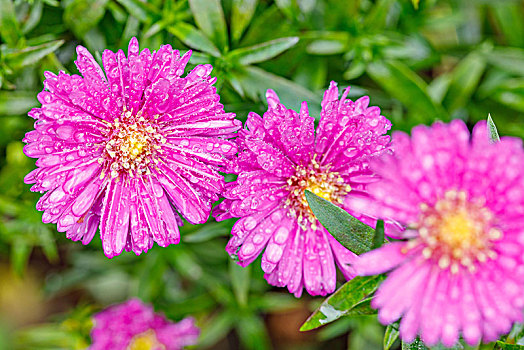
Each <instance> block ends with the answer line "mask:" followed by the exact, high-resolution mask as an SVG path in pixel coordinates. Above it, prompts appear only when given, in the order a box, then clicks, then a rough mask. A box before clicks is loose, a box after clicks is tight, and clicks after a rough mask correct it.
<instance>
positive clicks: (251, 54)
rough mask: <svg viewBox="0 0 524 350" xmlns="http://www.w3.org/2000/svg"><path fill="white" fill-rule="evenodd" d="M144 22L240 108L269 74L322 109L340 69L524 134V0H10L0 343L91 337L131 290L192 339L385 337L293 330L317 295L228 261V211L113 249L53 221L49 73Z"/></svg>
mask: <svg viewBox="0 0 524 350" xmlns="http://www.w3.org/2000/svg"><path fill="white" fill-rule="evenodd" d="M133 36H136V37H138V39H139V42H140V46H141V47H142V48H145V47H148V48H150V49H158V48H159V47H160V45H162V44H170V45H172V46H173V47H174V48H178V49H179V50H181V51H186V50H188V49H192V50H193V56H192V59H191V62H190V64H192V65H195V64H199V63H211V64H212V65H213V66H214V71H213V74H214V75H215V76H217V77H218V82H217V87H218V88H219V93H220V94H221V102H222V103H223V104H224V105H225V109H226V111H228V112H236V113H237V115H238V118H239V119H241V120H245V117H246V115H247V113H248V112H249V111H255V112H258V113H263V112H264V110H265V108H266V106H265V104H264V101H263V100H264V98H263V96H264V92H265V90H266V89H267V88H272V89H274V90H276V92H277V93H278V94H279V95H280V97H281V100H282V101H283V103H284V104H286V105H287V106H288V107H292V108H295V109H297V108H298V107H299V105H300V102H301V101H303V100H306V101H308V102H309V110H310V113H311V114H312V115H314V116H315V117H317V118H318V114H319V110H320V100H321V97H322V93H323V90H324V89H325V88H326V87H327V86H328V85H329V82H330V81H331V80H334V81H337V82H338V83H339V85H340V86H342V87H345V86H348V85H350V86H351V87H352V88H351V93H350V97H351V98H357V97H359V96H361V95H364V94H366V95H369V96H370V97H371V104H373V105H378V106H380V107H381V108H382V110H383V115H385V116H387V117H388V118H390V119H391V121H392V122H393V128H394V129H395V130H409V129H410V128H411V127H412V126H414V125H417V124H420V123H426V124H429V123H431V122H433V121H435V120H445V121H447V120H450V119H452V118H461V119H464V120H465V121H466V122H467V123H468V125H470V126H471V125H472V124H474V123H475V122H476V121H478V120H480V119H485V118H486V117H487V115H488V113H491V115H492V117H493V119H494V120H495V123H496V124H497V127H498V129H499V133H500V134H501V135H513V136H519V137H522V136H524V1H521V0H518V1H517V0H498V1H492V0H468V1H461V0H442V1H436V0H420V1H417V0H413V1H411V0H374V1H372V0H345V1H342V0H276V1H269V0H258V1H257V0H223V1H220V0H195V1H193V0H190V1H188V0H177V1H175V0H151V1H140V0H65V1H56V0H33V1H19V0H0V349H82V348H85V347H86V346H87V345H88V344H89V331H90V328H91V321H90V317H91V315H92V314H93V313H94V312H97V311H99V310H100V309H102V308H103V307H106V306H107V305H110V304H112V303H115V302H121V301H124V300H126V299H128V298H129V297H131V296H137V297H139V298H141V299H142V300H143V301H145V302H150V303H153V304H154V306H155V309H156V310H157V311H163V312H164V313H165V314H166V315H167V316H168V317H169V318H171V319H172V320H179V319H181V318H183V317H185V316H187V315H193V316H195V317H196V318H197V320H198V325H199V326H200V327H201V328H202V335H201V338H200V342H199V344H198V345H197V346H196V348H199V349H205V348H213V349H271V348H275V349H306V350H307V349H312V350H313V349H346V348H348V349H381V348H382V342H383V333H384V328H383V327H382V326H380V325H379V324H378V323H377V321H376V320H375V317H374V316H362V317H355V318H342V319H341V320H339V321H338V322H335V323H333V324H331V325H329V326H327V327H324V328H321V329H319V330H317V331H312V332H307V333H300V332H299V331H298V329H299V327H300V325H301V324H302V323H303V322H304V321H305V320H306V318H307V317H308V315H309V314H310V313H311V311H313V310H314V309H315V308H316V307H317V306H318V305H319V304H320V302H321V301H322V300H323V298H312V297H309V296H307V295H304V296H303V297H302V298H300V299H296V298H294V297H293V296H292V295H290V294H289V293H288V292H287V290H285V289H279V288H271V287H270V286H268V285H267V283H266V282H265V280H264V279H263V274H262V272H261V269H260V262H259V261H256V262H255V263H253V264H252V266H251V267H250V268H246V269H243V268H240V267H238V266H237V265H235V264H234V263H232V261H231V259H230V258H229V257H228V255H227V254H226V252H225V251H224V247H225V244H226V242H227V239H228V236H229V232H230V229H231V226H232V225H233V223H234V222H233V221H232V220H229V221H227V222H222V223H216V222H214V220H213V219H212V218H210V219H209V221H208V223H206V224H204V225H199V226H192V225H189V224H186V226H184V228H182V230H181V232H182V237H183V239H182V243H181V244H180V245H177V246H171V247H169V248H159V247H157V246H155V247H154V248H153V249H152V250H150V251H149V252H148V253H147V254H143V255H142V256H139V257H137V256H135V255H134V254H133V253H124V254H122V255H121V256H118V257H116V258H114V259H112V260H109V259H107V258H106V257H105V256H104V255H103V253H102V248H101V245H100V241H99V239H97V238H95V239H94V240H93V242H91V244H90V245H88V246H83V245H82V244H80V243H79V242H71V241H69V240H67V239H66V238H65V237H64V234H62V233H58V232H57V231H56V228H55V225H44V224H42V222H41V213H39V212H37V211H36V210H35V203H36V201H37V199H38V197H39V195H40V194H38V193H36V194H35V193H31V192H30V191H29V187H30V186H28V185H24V183H23V181H22V179H23V177H24V175H25V174H26V173H28V172H29V171H30V170H32V169H33V168H34V166H35V165H34V160H32V159H29V158H27V157H25V156H24V154H23V153H22V148H23V143H22V142H21V140H22V138H23V136H24V133H25V132H27V131H29V130H30V129H32V123H33V120H32V119H31V118H29V117H27V112H28V110H29V109H31V108H32V107H35V106H37V100H36V95H37V93H38V92H39V91H41V90H42V88H43V85H42V80H43V72H44V71H46V70H49V71H53V72H57V71H59V70H63V71H66V72H68V73H71V74H75V73H78V72H77V70H76V68H75V66H74V63H73V61H74V60H75V56H76V53H75V47H76V46H77V45H83V46H86V47H87V48H88V49H89V50H90V51H91V52H92V53H93V54H94V56H95V57H96V58H97V59H100V57H101V53H102V52H103V50H104V49H106V48H108V49H111V50H114V51H116V50H117V49H126V48H127V43H128V41H129V39H130V38H131V37H133ZM342 282H343V280H342V279H340V283H342ZM396 346H397V347H398V344H396Z"/></svg>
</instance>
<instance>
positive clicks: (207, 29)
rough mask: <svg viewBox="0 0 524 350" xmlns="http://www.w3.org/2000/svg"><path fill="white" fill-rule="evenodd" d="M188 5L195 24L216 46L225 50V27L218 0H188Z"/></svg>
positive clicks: (226, 44)
mask: <svg viewBox="0 0 524 350" xmlns="http://www.w3.org/2000/svg"><path fill="white" fill-rule="evenodd" d="M189 6H190V8H191V12H193V16H194V17H195V22H196V24H197V26H198V27H199V28H200V29H202V31H203V32H204V33H205V34H206V35H207V36H208V37H209V38H210V39H211V41H213V43H215V45H217V46H218V48H220V49H222V50H225V49H226V48H227V46H228V43H227V28H226V20H225V19H224V12H223V11H222V6H221V5H220V1H219V0H189Z"/></svg>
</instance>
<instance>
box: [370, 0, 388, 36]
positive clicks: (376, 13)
mask: <svg viewBox="0 0 524 350" xmlns="http://www.w3.org/2000/svg"><path fill="white" fill-rule="evenodd" d="M394 2H395V1H394V0H380V1H377V2H376V4H375V6H373V8H372V10H371V11H369V14H368V15H367V16H366V19H365V21H364V26H365V27H366V28H367V29H368V30H370V31H373V32H381V31H382V29H383V28H384V27H385V26H386V20H387V17H388V14H390V13H391V11H390V8H391V5H393V3H394Z"/></svg>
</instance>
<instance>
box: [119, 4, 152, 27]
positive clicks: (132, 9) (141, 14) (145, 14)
mask: <svg viewBox="0 0 524 350" xmlns="http://www.w3.org/2000/svg"><path fill="white" fill-rule="evenodd" d="M116 1H117V2H119V3H120V4H121V5H122V6H124V7H125V8H126V10H127V12H129V14H130V15H131V16H133V17H135V18H137V19H139V20H140V22H146V21H147V20H148V19H152V18H154V17H159V16H160V12H159V11H158V9H156V8H155V7H154V6H153V5H151V4H150V3H148V2H147V1H141V0H116Z"/></svg>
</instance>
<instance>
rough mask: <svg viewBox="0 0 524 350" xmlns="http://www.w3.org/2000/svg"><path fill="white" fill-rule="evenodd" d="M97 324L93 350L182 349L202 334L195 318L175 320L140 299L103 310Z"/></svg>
mask: <svg viewBox="0 0 524 350" xmlns="http://www.w3.org/2000/svg"><path fill="white" fill-rule="evenodd" d="M94 323H95V325H94V327H93V330H92V331H91V339H92V341H93V343H92V345H91V347H90V348H89V349H90V350H126V349H127V350H139V349H151V350H178V349H182V348H183V347H184V346H186V345H194V344H196V342H197V339H198V335H199V333H200V331H199V329H198V328H197V327H196V326H195V321H194V320H193V319H192V318H185V319H183V320H182V321H180V322H178V323H174V322H171V321H169V320H167V319H166V318H165V317H164V316H163V315H160V314H155V312H154V310H153V308H152V307H151V306H148V305H144V304H143V303H142V302H141V301H140V300H138V299H131V300H128V301H127V302H125V303H123V304H119V305H115V306H111V307H109V308H107V309H105V310H103V311H101V312H99V313H98V314H96V315H95V316H94Z"/></svg>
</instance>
